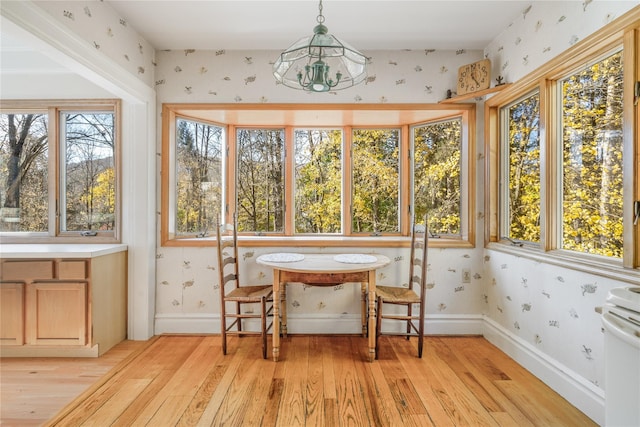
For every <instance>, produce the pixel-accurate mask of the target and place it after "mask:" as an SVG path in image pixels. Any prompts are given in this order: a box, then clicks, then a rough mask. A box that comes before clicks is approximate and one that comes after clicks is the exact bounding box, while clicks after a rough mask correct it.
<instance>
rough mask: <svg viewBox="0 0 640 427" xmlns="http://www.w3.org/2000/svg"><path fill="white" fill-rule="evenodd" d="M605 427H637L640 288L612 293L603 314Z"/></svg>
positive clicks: (639, 423)
mask: <svg viewBox="0 0 640 427" xmlns="http://www.w3.org/2000/svg"><path fill="white" fill-rule="evenodd" d="M602 323H603V325H604V346H605V347H604V358H605V369H604V375H605V385H604V386H605V426H607V427H639V426H640V286H625V287H621V288H615V289H611V291H609V295H608V296H607V302H606V304H605V306H604V308H603V312H602Z"/></svg>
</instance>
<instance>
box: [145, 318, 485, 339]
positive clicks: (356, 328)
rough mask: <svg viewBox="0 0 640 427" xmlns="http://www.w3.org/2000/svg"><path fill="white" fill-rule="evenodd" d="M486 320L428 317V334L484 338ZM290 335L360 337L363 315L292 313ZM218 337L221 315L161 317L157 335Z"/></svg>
mask: <svg viewBox="0 0 640 427" xmlns="http://www.w3.org/2000/svg"><path fill="white" fill-rule="evenodd" d="M483 323H484V319H483V317H482V316H481V315H475V314H473V315H470V314H459V315H457V314H441V315H428V316H426V320H425V334H426V335H482V332H483V329H484V327H483ZM287 332H288V333H291V334H359V333H361V332H362V327H361V325H360V315H357V314H348V315H334V316H326V315H309V314H302V315H297V314H289V315H288V316H287ZM183 333H188V334H218V333H220V316H219V315H217V314H216V315H213V314H186V315H183V314H158V315H156V320H155V334H156V335H161V334H183Z"/></svg>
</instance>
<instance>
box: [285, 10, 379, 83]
mask: <svg viewBox="0 0 640 427" xmlns="http://www.w3.org/2000/svg"><path fill="white" fill-rule="evenodd" d="M318 10H319V14H318V18H317V21H318V25H316V26H315V28H314V29H313V35H311V36H307V37H303V38H301V39H300V40H298V41H297V42H295V43H294V44H292V45H291V46H290V47H289V48H288V49H287V50H285V51H284V52H282V53H281V54H280V56H279V57H278V60H277V61H276V62H275V64H273V75H274V76H275V78H276V80H277V81H278V82H280V83H282V84H284V85H285V86H288V87H291V88H294V89H302V90H306V91H310V92H327V91H329V90H340V89H346V88H348V87H351V86H355V85H357V84H358V83H362V82H363V81H364V79H365V78H366V77H367V72H366V68H365V66H366V62H367V58H366V57H365V56H364V55H363V54H361V53H360V52H358V51H357V50H356V49H354V48H353V47H351V46H350V45H349V44H347V43H345V42H343V41H342V40H340V39H339V38H337V37H335V36H332V35H331V34H328V32H327V31H328V30H327V27H326V26H325V25H324V16H323V15H322V0H320V4H319V5H318Z"/></svg>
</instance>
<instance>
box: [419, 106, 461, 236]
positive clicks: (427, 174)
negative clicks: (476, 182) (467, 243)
mask: <svg viewBox="0 0 640 427" xmlns="http://www.w3.org/2000/svg"><path fill="white" fill-rule="evenodd" d="M413 149H414V156H413V201H414V216H415V218H423V217H424V215H425V214H426V215H427V217H428V221H429V231H430V232H432V233H435V234H447V235H460V234H461V216H460V215H461V211H460V210H461V203H462V200H461V197H462V196H461V172H462V171H461V164H460V156H461V154H462V122H461V120H460V119H459V118H456V119H453V120H444V121H440V122H436V123H429V124H424V125H418V126H415V127H414V128H413Z"/></svg>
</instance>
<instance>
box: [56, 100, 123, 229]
mask: <svg viewBox="0 0 640 427" xmlns="http://www.w3.org/2000/svg"><path fill="white" fill-rule="evenodd" d="M61 123H63V127H62V132H63V135H62V138H61V141H62V150H63V151H64V153H65V162H64V164H62V165H61V166H62V168H61V182H64V193H63V200H64V203H63V205H64V206H65V215H64V216H63V217H62V218H63V224H62V225H61V229H62V231H92V230H113V229H114V228H115V195H116V191H115V188H116V180H115V139H114V115H113V113H87V112H82V113H76V112H74V113H68V112H64V113H61Z"/></svg>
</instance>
